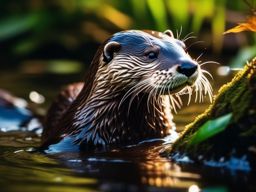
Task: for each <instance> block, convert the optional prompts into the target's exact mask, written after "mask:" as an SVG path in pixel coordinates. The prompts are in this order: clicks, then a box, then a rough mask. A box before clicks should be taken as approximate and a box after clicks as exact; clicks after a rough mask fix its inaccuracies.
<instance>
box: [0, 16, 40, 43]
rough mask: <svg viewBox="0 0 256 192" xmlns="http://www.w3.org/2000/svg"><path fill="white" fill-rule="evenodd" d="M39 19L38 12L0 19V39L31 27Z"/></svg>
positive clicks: (10, 36) (13, 35) (15, 34)
mask: <svg viewBox="0 0 256 192" xmlns="http://www.w3.org/2000/svg"><path fill="white" fill-rule="evenodd" d="M39 21H40V17H39V15H38V14H36V13H33V14H28V15H23V16H19V17H17V16H14V17H13V16H12V17H9V18H6V19H4V20H1V21H0V40H5V39H8V38H12V37H15V36H17V35H19V34H21V33H23V32H26V31H28V30H30V29H32V28H33V27H34V26H35V25H36V23H38V22H39Z"/></svg>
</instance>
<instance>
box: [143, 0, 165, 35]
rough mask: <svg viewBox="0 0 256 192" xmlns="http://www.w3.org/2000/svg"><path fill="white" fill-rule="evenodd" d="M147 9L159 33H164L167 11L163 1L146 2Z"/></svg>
mask: <svg viewBox="0 0 256 192" xmlns="http://www.w3.org/2000/svg"><path fill="white" fill-rule="evenodd" d="M147 3H148V7H149V10H150V12H151V13H152V16H153V18H154V20H155V22H156V24H157V28H158V30H160V31H165V30H166V29H167V28H168V24H167V11H166V9H165V4H164V1H157V2H156V1H155V0H148V1H147Z"/></svg>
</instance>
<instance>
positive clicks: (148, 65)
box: [98, 30, 212, 97]
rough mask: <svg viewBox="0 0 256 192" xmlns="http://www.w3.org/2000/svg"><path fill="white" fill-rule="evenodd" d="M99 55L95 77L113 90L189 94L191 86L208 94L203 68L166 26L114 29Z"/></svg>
mask: <svg viewBox="0 0 256 192" xmlns="http://www.w3.org/2000/svg"><path fill="white" fill-rule="evenodd" d="M101 59H102V61H101V62H100V66H99V69H98V77H99V78H98V79H104V83H106V82H107V83H108V85H110V86H112V87H114V88H115V90H119V91H120V90H122V91H123V90H124V89H126V95H131V94H138V93H148V94H151V95H154V96H159V95H171V94H181V92H182V93H184V92H186V93H189V95H191V93H192V87H195V90H196V91H198V92H199V93H202V92H203V90H204V92H205V93H208V94H209V96H210V97H211V94H212V93H211V86H210V84H209V82H208V80H207V78H205V76H204V75H203V73H204V72H206V71H204V70H202V69H201V68H200V65H199V64H198V63H197V62H196V61H195V60H193V59H192V58H191V57H190V55H189V54H188V53H187V52H186V46H185V44H184V42H183V41H181V40H178V39H176V38H174V36H173V34H172V32H171V31H170V30H167V31H165V32H164V33H161V32H156V31H138V30H128V31H124V32H119V33H116V34H114V35H113V36H112V37H111V38H110V39H109V40H108V41H107V42H106V44H105V45H104V48H103V52H102V57H101ZM104 74H105V75H104ZM201 95H202V94H200V97H202V96H201Z"/></svg>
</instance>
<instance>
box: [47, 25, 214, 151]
mask: <svg viewBox="0 0 256 192" xmlns="http://www.w3.org/2000/svg"><path fill="white" fill-rule="evenodd" d="M205 73H208V72H207V71H205V70H203V69H201V67H200V64H199V63H198V62H197V61H196V60H193V59H192V58H191V56H190V55H189V54H188V53H187V50H186V46H185V44H184V42H183V41H181V40H179V39H176V38H175V37H174V36H173V33H172V31H171V30H167V31H165V32H163V33H162V32H157V31H149V30H144V31H141V30H127V31H122V32H118V33H116V34H114V35H113V36H112V37H110V38H109V39H108V40H106V41H105V42H104V43H103V44H102V45H101V46H100V47H99V49H98V50H97V52H96V54H95V56H94V58H93V60H92V63H91V65H90V67H89V70H88V73H87V75H86V78H85V80H84V82H80V83H75V84H71V85H69V86H67V88H66V89H64V90H63V91H62V92H61V93H60V94H59V96H58V97H57V99H56V101H55V102H54V103H53V104H52V105H51V107H50V108H49V111H48V114H47V116H46V119H45V123H44V130H43V134H42V147H43V148H47V147H49V146H58V147H59V148H63V149H64V148H70V149H71V150H72V149H78V150H81V149H91V148H100V147H104V146H124V145H130V144H136V143H138V142H140V141H143V140H146V139H151V138H162V137H165V136H167V135H169V134H171V133H172V132H173V131H175V124H174V123H173V121H172V120H173V119H172V111H176V107H177V106H178V107H180V105H181V100H180V95H182V94H188V95H189V98H190V97H191V94H192V92H193V90H194V91H195V92H196V94H197V95H198V97H200V99H202V97H203V93H205V94H208V95H209V97H210V98H211V97H212V89H211V85H210V83H209V81H208V79H207V78H206V76H205V75H204V74H205Z"/></svg>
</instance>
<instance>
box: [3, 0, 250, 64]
mask: <svg viewBox="0 0 256 192" xmlns="http://www.w3.org/2000/svg"><path fill="white" fill-rule="evenodd" d="M232 9H234V10H238V11H239V12H244V11H245V10H248V7H247V6H246V4H245V3H244V2H243V1H239V0H236V1H234V2H233V1H232V3H230V1H225V0H224V1H221V0H207V1H205V0H179V1H173V0H159V1H157V2H156V1H154V0H139V1H137V0H130V1H119V0H108V1H104V0H57V1H50V0H27V1H18V0H10V1H8V0H3V1H1V7H0V11H1V14H2V17H1V19H0V44H1V46H2V47H3V50H4V51H3V53H2V54H1V56H0V59H1V60H2V63H5V62H9V61H11V62H10V63H17V62H20V61H21V60H24V59H31V58H36V59H48V58H50V59H59V58H60V59H69V60H79V61H84V60H85V57H88V55H90V54H91V53H90V51H89V52H85V51H81V50H84V49H86V48H88V47H91V46H89V45H88V44H90V43H94V44H97V43H101V42H103V41H104V40H105V39H106V38H107V37H108V36H109V35H110V34H112V33H114V32H116V31H120V30H125V29H130V28H138V29H146V28H147V29H155V30H160V31H164V30H166V29H168V28H171V29H172V30H174V32H175V31H176V32H177V34H179V33H182V36H183V37H184V36H185V35H186V34H188V33H189V32H191V31H193V32H194V33H195V35H200V34H201V33H202V32H204V31H205V32H206V33H207V34H209V32H211V34H212V36H211V37H212V38H211V39H212V43H213V48H214V49H215V50H220V49H221V47H222V42H223V36H222V33H223V32H224V30H225V25H226V23H225V20H226V15H227V12H229V10H232ZM181 28H182V31H180V32H178V31H179V30H181ZM207 41H211V40H210V39H209V38H208V40H207ZM48 50H49V51H48ZM86 50H87V49H86ZM94 51H95V50H94ZM90 57H91V55H90ZM90 59H91V58H90ZM90 59H88V60H90Z"/></svg>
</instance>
